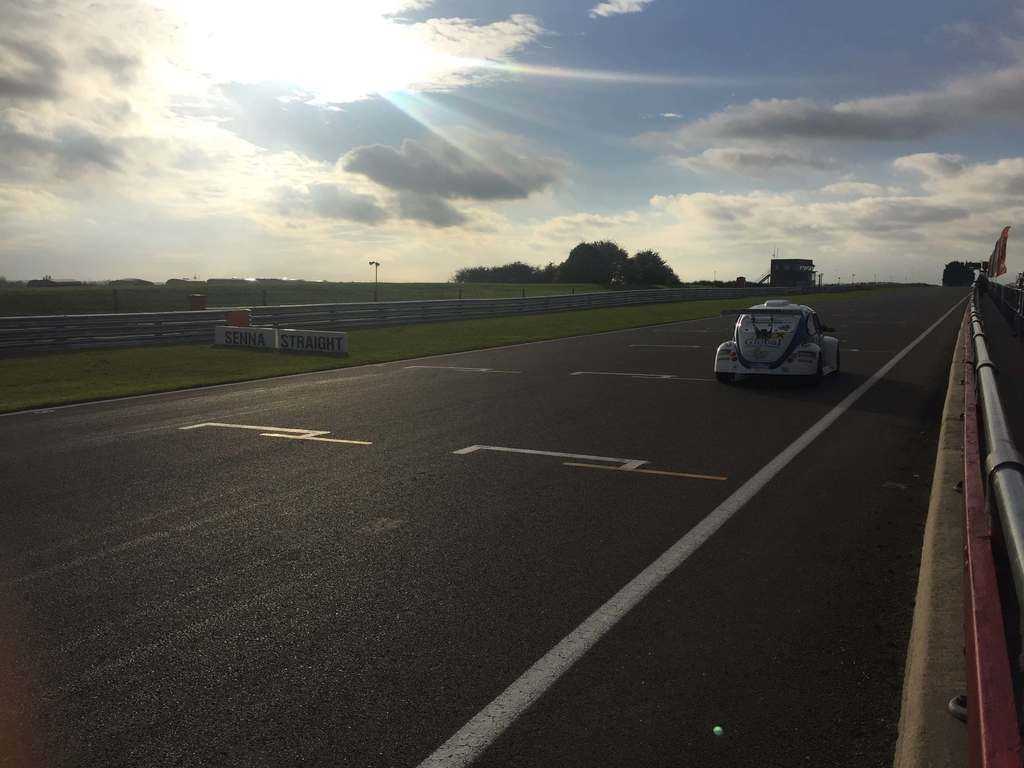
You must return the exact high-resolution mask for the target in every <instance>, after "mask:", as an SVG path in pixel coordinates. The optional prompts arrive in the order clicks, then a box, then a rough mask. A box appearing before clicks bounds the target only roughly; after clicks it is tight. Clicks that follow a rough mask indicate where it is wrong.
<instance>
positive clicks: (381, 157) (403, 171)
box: [341, 138, 558, 200]
mask: <svg viewBox="0 0 1024 768" xmlns="http://www.w3.org/2000/svg"><path fill="white" fill-rule="evenodd" d="M483 152H484V153H485V154H480V155H477V156H471V155H470V154H468V153H467V152H465V151H463V150H461V149H459V148H457V147H455V146H454V145H453V144H450V143H448V142H446V141H443V140H441V139H438V138H432V139H429V140H426V141H416V140H413V139H406V140H405V141H403V142H402V144H401V146H400V147H398V148H395V147H389V146H384V145H382V144H373V145H370V146H366V147H357V148H356V149H353V150H352V151H350V152H349V153H348V154H346V155H345V156H344V157H343V158H342V161H341V164H342V166H343V167H344V169H345V170H346V171H348V172H350V173H359V174H362V175H364V176H366V177H367V178H369V179H372V180H373V181H375V182H377V183H378V184H380V185H381V186H384V187H387V188H388V189H392V190H396V191H402V192H414V193H417V194H420V195H434V196H437V197H443V198H450V199H451V198H461V199H470V200H516V199H522V198H525V197H528V196H529V195H530V193H532V192H536V191H538V190H541V189H544V188H545V187H547V186H548V185H550V184H552V183H553V182H554V181H555V180H556V179H557V178H558V175H557V165H553V164H552V163H551V162H549V161H547V159H545V158H536V157H528V156H524V155H519V154H516V153H514V152H512V151H510V150H508V149H504V148H501V147H499V146H498V145H497V143H489V144H484V145H483Z"/></svg>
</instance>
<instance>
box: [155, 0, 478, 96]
mask: <svg viewBox="0 0 1024 768" xmlns="http://www.w3.org/2000/svg"><path fill="white" fill-rule="evenodd" d="M160 7H162V8H164V9H165V10H167V11H169V12H170V13H172V14H174V15H175V17H176V19H177V20H178V21H179V22H180V28H181V31H182V38H183V39H182V45H183V51H182V55H183V56H184V58H185V61H184V62H182V63H183V64H185V65H186V66H188V67H190V68H193V69H195V70H197V71H200V72H202V73H203V74H206V75H208V76H209V77H211V78H213V79H214V80H217V81H239V82H275V83H282V84H288V85H293V86H297V87H299V88H301V89H302V90H304V91H308V92H310V93H312V94H313V95H314V98H315V100H317V101H321V102H345V101H353V100H356V99H360V98H364V97H365V96H367V95H370V94H374V93H388V92H395V91H403V90H407V89H410V88H415V87H416V86H417V85H419V84H423V83H438V82H443V81H444V79H445V78H446V77H449V76H451V75H452V74H453V73H454V72H456V71H457V70H459V69H462V68H464V67H465V63H464V62H462V61H460V60H459V59H457V58H455V57H453V56H450V55H448V54H444V53H441V52H439V51H436V50H434V49H432V48H431V46H430V45H429V44H428V43H427V41H426V40H425V38H424V36H423V35H422V34H421V33H420V30H419V28H418V27H417V26H416V25H414V24H408V23H403V22H401V21H399V20H397V19H395V18H394V17H393V16H391V15H390V14H392V13H394V12H396V11H397V10H399V8H400V4H399V3H395V2H391V3H387V2H384V3H381V2H377V3H374V2H367V3H349V2H346V3H337V4H330V3H323V2H316V1H313V0H296V1H294V2H288V3H241V2H216V3H210V2H202V1H197V0H175V1H174V2H166V3H161V4H160Z"/></svg>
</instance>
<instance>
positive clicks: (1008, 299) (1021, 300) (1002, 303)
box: [985, 280, 1024, 336]
mask: <svg viewBox="0 0 1024 768" xmlns="http://www.w3.org/2000/svg"><path fill="white" fill-rule="evenodd" d="M985 290H986V291H987V292H988V295H989V296H991V297H992V300H993V301H994V302H995V304H996V306H997V307H999V311H1000V312H1002V313H1003V315H1004V316H1005V317H1006V319H1007V321H1008V322H1009V323H1010V327H1012V328H1013V335H1014V336H1020V335H1021V333H1022V332H1024V291H1022V290H1021V289H1020V288H1017V287H1015V286H1012V285H1004V284H1003V283H996V282H992V281H991V280H986V281H985Z"/></svg>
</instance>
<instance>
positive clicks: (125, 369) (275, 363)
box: [0, 292, 867, 413]
mask: <svg viewBox="0 0 1024 768" xmlns="http://www.w3.org/2000/svg"><path fill="white" fill-rule="evenodd" d="M865 293H867V292H865ZM840 295H841V296H844V297H849V296H851V294H840ZM853 295H863V294H853ZM835 298H838V296H837V295H835V294H809V295H807V296H803V297H801V301H806V302H807V303H810V304H815V305H817V304H823V303H826V302H828V301H830V300H833V299H835ZM762 300H763V298H753V297H752V298H747V299H743V300H742V301H739V300H737V299H725V300H715V301H685V302H677V303H672V304H654V305H648V306H639V307H621V308H614V309H591V310H581V311H573V312H560V313H554V314H548V315H529V316H526V317H498V318H488V319H486V320H462V321H457V322H449V323H431V324H425V325H403V326H395V327H392V328H373V329H368V330H356V331H352V332H351V333H350V334H349V348H350V349H351V350H352V353H351V354H350V355H349V357H344V358H338V357H325V356H320V355H290V354H280V353H274V352H259V351H250V350H241V349H232V350H226V349H218V348H215V347H212V346H205V345H197V344H188V345H177V346H166V347H135V348H128V349H90V350H81V351H76V352H50V353H44V354H37V355H26V356H23V357H11V358H6V359H4V360H0V372H2V376H0V413H5V412H9V411H17V410H23V409H26V408H40V407H45V406H51V405H61V404H66V403H74V402H82V401H86V400H101V399H105V398H110V397H124V396H126V395H139V394H145V393H149V392H166V391H171V390H176V389H188V388H190V387H198V386H203V385H207V384H223V383H227V382H232V381H248V380H251V379H262V378H267V377H271V376H281V375H284V374H289V373H302V372H306V371H321V370H328V369H331V368H349V367H352V366H356V365H366V364H367V363H381V362H387V361H389V360H402V359H404V358H411V357H424V356H427V355H436V354H442V353H446V352H462V351H465V350H470V349H485V348H487V347H498V346H502V345H505V344H515V343H519V342H525V341H541V340H544V339H556V338H560V337H564V336H577V335H582V334H587V333H600V332H602V331H614V330H619V329H622V328H635V327H637V326H643V325H655V324H658V323H669V322H673V321H677V320H690V319H694V318H699V317H708V316H711V315H717V314H718V313H719V312H720V311H721V310H722V309H725V308H727V307H735V306H749V305H750V304H752V303H755V302H756V301H762Z"/></svg>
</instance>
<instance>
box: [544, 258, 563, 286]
mask: <svg viewBox="0 0 1024 768" xmlns="http://www.w3.org/2000/svg"><path fill="white" fill-rule="evenodd" d="M558 270H559V267H558V265H557V264H555V263H554V262H553V261H549V262H548V265H547V266H546V267H544V269H542V270H540V274H541V282H545V283H557V282H559V280H558Z"/></svg>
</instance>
